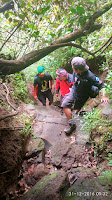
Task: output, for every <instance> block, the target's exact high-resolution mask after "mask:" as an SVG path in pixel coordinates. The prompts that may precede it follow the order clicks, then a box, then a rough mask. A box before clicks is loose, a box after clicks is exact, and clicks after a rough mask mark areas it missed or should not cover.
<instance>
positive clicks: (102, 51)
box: [97, 40, 112, 57]
mask: <svg viewBox="0 0 112 200" xmlns="http://www.w3.org/2000/svg"><path fill="white" fill-rule="evenodd" d="M111 43H112V40H111V41H110V42H109V44H108V45H107V46H106V47H105V48H104V49H103V50H102V51H101V52H100V53H99V54H98V55H97V57H98V56H100V55H101V54H102V53H103V52H104V51H105V50H106V49H107V48H108V47H109V46H110V44H111Z"/></svg>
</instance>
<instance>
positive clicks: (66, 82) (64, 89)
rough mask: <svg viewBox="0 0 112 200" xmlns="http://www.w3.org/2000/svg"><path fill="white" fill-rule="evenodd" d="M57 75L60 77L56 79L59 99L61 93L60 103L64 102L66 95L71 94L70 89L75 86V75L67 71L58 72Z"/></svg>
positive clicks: (56, 90) (56, 91)
mask: <svg viewBox="0 0 112 200" xmlns="http://www.w3.org/2000/svg"><path fill="white" fill-rule="evenodd" d="M56 74H57V75H58V76H57V77H56V84H55V94H56V96H57V97H58V96H59V91H60V93H61V99H60V101H61V102H62V100H63V98H64V96H65V94H67V93H69V92H70V88H71V87H72V85H73V84H74V82H73V75H72V74H70V73H68V72H67V71H66V70H65V69H59V70H57V71H56ZM61 102H60V103H61Z"/></svg>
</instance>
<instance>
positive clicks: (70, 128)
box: [64, 123, 76, 135]
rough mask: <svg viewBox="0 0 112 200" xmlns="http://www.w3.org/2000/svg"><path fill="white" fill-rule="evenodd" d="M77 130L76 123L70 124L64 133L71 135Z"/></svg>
mask: <svg viewBox="0 0 112 200" xmlns="http://www.w3.org/2000/svg"><path fill="white" fill-rule="evenodd" d="M75 129H76V124H75V123H69V124H68V126H67V127H66V128H65V129H64V132H65V133H66V135H70V134H71V133H72V131H74V130H75Z"/></svg>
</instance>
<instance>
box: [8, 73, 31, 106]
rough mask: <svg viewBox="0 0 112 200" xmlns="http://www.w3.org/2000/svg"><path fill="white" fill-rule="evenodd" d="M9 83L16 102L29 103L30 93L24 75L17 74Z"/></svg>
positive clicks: (9, 78)
mask: <svg viewBox="0 0 112 200" xmlns="http://www.w3.org/2000/svg"><path fill="white" fill-rule="evenodd" d="M8 82H10V85H11V87H12V88H13V89H12V91H11V93H12V95H13V98H14V100H15V101H16V102H17V103H19V102H22V101H23V102H26V103H28V102H29V99H28V92H27V88H26V82H25V78H24V74H23V73H16V74H14V75H10V76H9V77H8Z"/></svg>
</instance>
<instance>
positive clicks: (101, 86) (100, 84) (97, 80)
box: [92, 75, 110, 103]
mask: <svg viewBox="0 0 112 200" xmlns="http://www.w3.org/2000/svg"><path fill="white" fill-rule="evenodd" d="M92 81H93V85H95V86H97V87H98V89H99V90H100V91H101V95H102V98H101V102H104V103H110V99H109V98H108V97H107V96H105V85H104V83H103V82H102V81H101V80H100V78H99V77H97V76H95V75H93V76H92Z"/></svg>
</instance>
